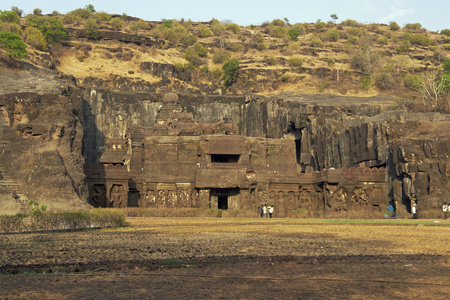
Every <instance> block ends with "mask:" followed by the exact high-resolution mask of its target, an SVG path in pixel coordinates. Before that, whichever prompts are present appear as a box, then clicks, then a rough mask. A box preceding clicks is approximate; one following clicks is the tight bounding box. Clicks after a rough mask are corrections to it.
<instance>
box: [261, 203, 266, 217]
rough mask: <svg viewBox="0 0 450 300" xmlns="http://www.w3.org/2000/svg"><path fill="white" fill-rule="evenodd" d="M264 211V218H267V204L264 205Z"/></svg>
mask: <svg viewBox="0 0 450 300" xmlns="http://www.w3.org/2000/svg"><path fill="white" fill-rule="evenodd" d="M262 210H263V215H264V217H266V218H267V204H264V206H263V208H262Z"/></svg>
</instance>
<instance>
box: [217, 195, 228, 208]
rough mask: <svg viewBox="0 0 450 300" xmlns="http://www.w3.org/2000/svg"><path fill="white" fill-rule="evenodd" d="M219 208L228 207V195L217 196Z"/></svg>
mask: <svg viewBox="0 0 450 300" xmlns="http://www.w3.org/2000/svg"><path fill="white" fill-rule="evenodd" d="M217 208H218V209H228V196H218V197H217Z"/></svg>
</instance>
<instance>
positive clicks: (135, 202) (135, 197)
mask: <svg viewBox="0 0 450 300" xmlns="http://www.w3.org/2000/svg"><path fill="white" fill-rule="evenodd" d="M139 197H140V195H139V191H136V190H133V191H129V192H128V207H139Z"/></svg>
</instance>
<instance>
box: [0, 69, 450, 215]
mask: <svg viewBox="0 0 450 300" xmlns="http://www.w3.org/2000/svg"><path fill="white" fill-rule="evenodd" d="M166 67H167V66H166ZM166 67H164V66H161V65H159V66H147V65H145V66H143V68H145V69H146V70H148V71H149V72H154V73H155V74H156V73H157V74H159V75H158V76H172V77H176V76H179V74H178V75H177V73H176V72H175V70H174V69H171V68H166ZM24 72H25V71H24ZM27 72H28V73H27ZM27 72H25V73H20V72H19V73H18V74H14V75H11V76H19V77H18V78H25V79H26V78H28V77H27V76H31V77H34V78H35V80H34V81H33V82H39V83H40V84H41V85H40V86H36V85H35V84H33V83H32V82H31V83H29V84H28V85H27V84H26V83H24V84H23V87H22V89H23V90H26V91H28V92H26V93H21V92H18V88H19V90H20V87H17V86H14V83H13V82H14V81H10V83H9V84H8V85H7V86H5V87H4V88H3V89H2V93H1V94H0V130H1V131H0V133H1V141H0V158H1V159H0V194H1V196H0V209H1V210H2V212H3V213H15V212H18V211H25V210H26V209H27V204H26V203H27V201H28V200H29V199H32V200H38V201H40V202H42V203H46V204H47V205H48V206H49V209H50V210H83V209H87V208H88V207H90V206H89V205H88V203H89V204H90V205H92V206H102V207H136V206H138V207H201V208H220V209H246V210H253V211H256V210H257V208H258V207H259V206H260V205H263V204H269V205H274V206H275V216H279V217H282V216H288V215H291V214H292V213H293V212H295V211H308V212H309V214H310V215H311V216H318V215H323V214H331V213H337V214H338V213H341V212H349V211H357V212H367V213H372V212H377V213H379V212H380V211H382V210H384V209H385V208H386V207H387V206H388V205H389V203H392V204H393V205H394V207H395V209H396V211H397V212H398V213H400V214H403V215H404V214H407V213H409V212H410V208H411V204H413V203H417V204H418V206H419V209H420V211H421V212H422V213H424V214H425V213H426V212H428V211H430V212H432V211H436V210H437V209H439V206H440V205H442V203H440V202H441V201H443V200H442V199H448V196H449V184H448V175H449V169H450V167H449V165H450V163H449V158H448V153H449V151H448V150H449V149H448V147H449V135H448V130H443V129H445V128H450V117H449V116H448V115H441V114H411V113H408V112H406V111H404V110H395V109H393V108H392V107H394V105H395V103H394V101H393V100H392V99H390V98H386V97H372V98H365V99H361V98H352V97H337V96H332V95H307V96H306V95H303V96H299V95H289V94H285V95H278V96H271V97H263V96H256V95H248V96H222V95H198V94H179V95H177V94H175V93H168V94H154V93H131V92H129V93H127V92H111V91H109V90H102V89H94V88H86V87H77V86H75V85H74V81H73V80H65V79H64V78H58V77H57V76H56V75H55V74H52V73H48V74H41V73H39V72H38V71H33V72H34V73H31V71H27ZM30 74H31V75H30ZM1 76H2V78H3V77H4V78H9V75H8V74H7V73H1V74H0V77H1ZM180 76H181V75H180ZM180 79H181V78H180ZM186 80H187V79H186ZM27 81H28V82H30V81H29V80H22V82H27Z"/></svg>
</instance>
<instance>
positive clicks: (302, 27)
mask: <svg viewBox="0 0 450 300" xmlns="http://www.w3.org/2000/svg"><path fill="white" fill-rule="evenodd" d="M292 28H296V29H298V34H299V35H304V34H305V33H306V27H305V25H303V24H302V23H295V24H294V25H293V26H292Z"/></svg>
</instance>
